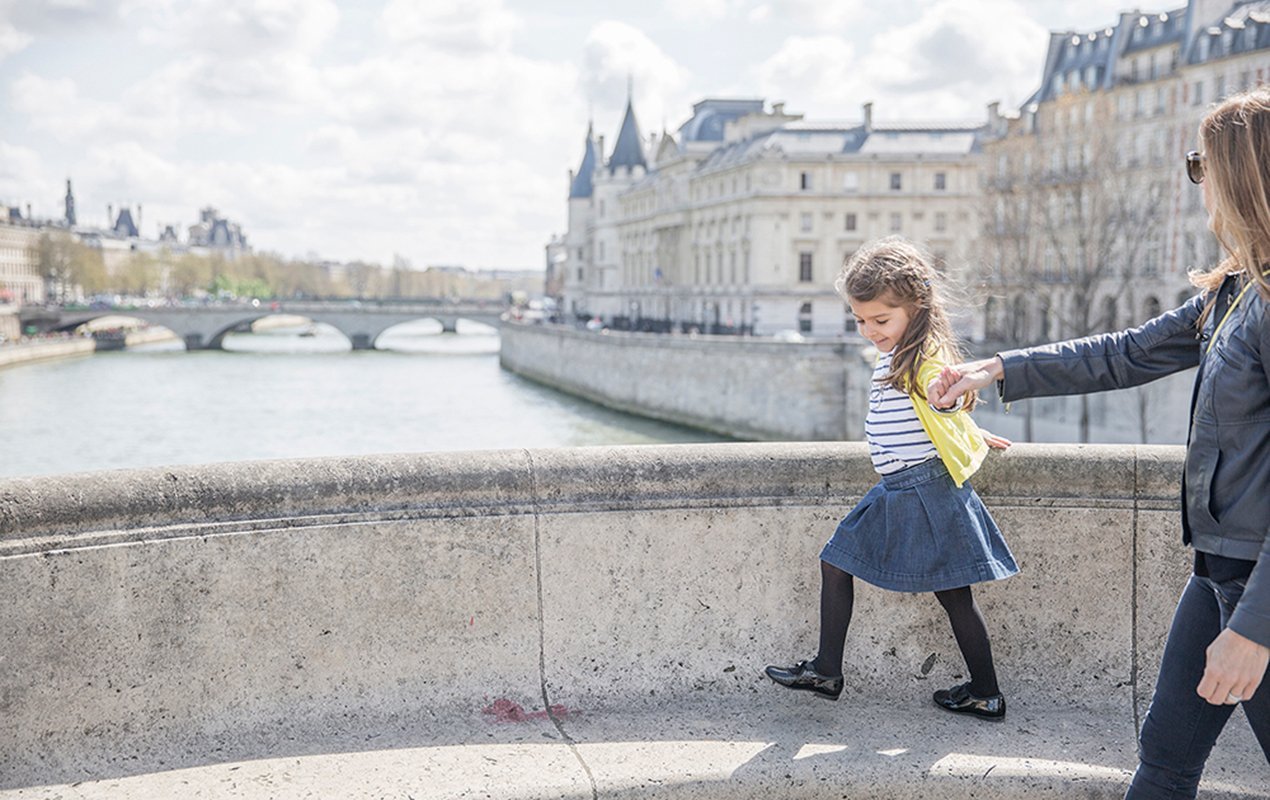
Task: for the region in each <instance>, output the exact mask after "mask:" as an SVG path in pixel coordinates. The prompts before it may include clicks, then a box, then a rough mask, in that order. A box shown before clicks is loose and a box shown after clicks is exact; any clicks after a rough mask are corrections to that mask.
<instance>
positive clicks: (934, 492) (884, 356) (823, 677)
mask: <svg viewBox="0 0 1270 800" xmlns="http://www.w3.org/2000/svg"><path fill="white" fill-rule="evenodd" d="M937 282H938V276H937V274H936V272H935V270H934V269H932V267H931V266H930V264H929V262H928V261H927V259H926V258H925V257H924V256H923V254H922V253H921V252H920V251H919V250H918V249H917V248H916V247H914V246H913V245H912V244H910V243H909V242H907V241H905V240H904V239H902V238H899V237H888V238H885V239H880V240H878V241H875V242H872V243H870V244H868V245H866V246H865V247H864V248H863V249H861V250H860V251H859V252H857V253H856V254H855V255H854V256H852V257H851V259H850V260H849V261H848V262H847V264H846V266H845V267H843V270H842V273H841V274H840V275H839V276H838V279H837V280H836V281H835V282H834V288H835V289H836V290H837V292H838V294H840V295H842V297H843V298H844V299H845V300H846V301H847V302H848V303H849V304H850V305H851V312H852V314H854V315H855V320H856V325H857V326H858V327H859V330H860V333H861V334H862V335H863V336H864V337H865V338H867V339H868V340H869V341H871V342H872V343H873V344H874V345H875V346H876V347H877V349H878V353H879V357H878V361H877V364H876V366H875V367H874V370H873V385H872V388H871V390H870V392H869V413H868V416H867V417H866V418H865V424H864V430H865V438H866V439H867V440H868V442H869V455H870V456H871V457H872V459H873V467H874V469H876V470H877V472H878V473H879V474H880V475H881V476H882V480H881V482H880V483H879V484H878V485H876V486H874V487H873V488H872V489H870V490H869V492H868V493H867V494H866V495H865V496H864V498H863V499H862V500H861V501H860V503H859V504H858V505H857V506H856V507H855V508H854V509H852V511H851V513H850V514H848V515H847V517H846V519H844V520H842V522H841V523H839V525H838V529H837V531H836V532H834V535H833V538H831V539H830V540H829V543H828V544H826V545H825V547H824V550H822V551H821V553H820V573H821V580H822V582H821V591H820V651H819V653H817V655H816V657H815V658H812V659H809V660H807V661H800V662H799V663H798V664H796V665H794V666H792V667H778V666H769V667H768V668H767V670H766V671H767V675H768V677H770V678H771V679H772V680H773V681H775V682H776V683H778V684H780V685H782V686H787V687H789V688H791V689H804V690H808V691H811V692H814V693H816V694H818V695H821V696H823V697H827V698H829V699H832V700H836V699H838V695H840V694H841V693H842V684H843V678H842V651H843V646H844V644H845V641H846V636H847V626H848V625H849V624H850V622H851V611H852V605H853V599H854V578H855V577H859V578H861V579H863V580H865V581H868V582H869V583H871V584H873V585H875V586H880V587H881V588H883V589H890V590H892V591H897V592H934V593H935V597H936V598H938V599H939V602H940V604H941V605H942V606H943V607H944V610H945V611H946V612H948V619H949V621H950V622H952V629H953V634H954V635H955V637H956V639H957V646H958V647H959V648H961V654H962V656H963V657H964V658H965V660H966V666H967V667H968V668H969V670H970V681H969V682H967V683H962V684H959V685H957V686H954V687H952V688H951V689H947V690H941V691H938V692H935V703H936V705H938V706H939V707H940V708H943V709H946V710H948V711H953V712H957V713H962V714H971V715H974V716H977V717H983V718H986V719H997V720H999V719H1001V718H1002V717H1004V716H1005V698H1004V697H1003V696H1002V695H1001V691H1000V689H999V688H998V686H997V676H996V671H995V669H994V668H993V665H992V648H991V645H990V643H989V641H988V630H987V628H986V626H985V625H984V621H983V616H982V615H981V614H980V612H979V607H978V606H977V605H976V604H975V600H974V596H973V595H972V594H971V590H970V585H971V584H973V583H978V582H979V581H992V580H999V579H1001V578H1007V577H1009V576H1011V575H1013V574H1014V573H1016V572H1018V567H1017V566H1016V565H1015V563H1014V557H1013V556H1012V555H1011V554H1010V548H1009V547H1007V546H1006V543H1005V540H1004V539H1002V538H1001V531H1000V530H998V529H997V526H996V523H994V522H993V521H992V517H991V516H989V515H988V510H987V509H986V508H985V507H984V505H983V501H981V500H980V499H979V495H978V494H976V493H975V490H974V489H972V488H971V487H970V485H969V484H968V483H967V482H966V480H967V479H968V478H969V477H970V476H971V475H973V474H974V473H975V471H976V470H977V469H978V468H979V465H980V463H982V461H983V458H984V456H985V455H986V454H987V451H988V447H989V446H991V447H996V448H1001V449H1004V448H1006V447H1008V446H1009V444H1010V443H1009V442H1008V441H1006V440H1005V439H1001V438H998V437H995V436H991V435H987V436H985V434H984V433H983V432H981V431H980V430H979V428H978V427H976V426H975V424H974V422H972V421H971V419H970V415H969V413H968V412H969V411H970V410H971V409H972V408H973V407H974V403H975V398H974V396H973V395H968V396H967V398H966V399H965V401H964V402H963V403H962V404H961V405H960V406H959V407H956V408H954V409H952V410H951V411H947V412H941V411H937V410H936V409H935V408H934V407H933V406H931V405H930V403H928V402H927V399H926V395H925V390H924V387H926V386H928V385H930V383H931V381H932V380H934V379H935V378H936V377H937V376H938V375H939V373H940V370H941V369H942V368H943V366H944V365H946V364H949V363H956V362H958V361H960V360H961V355H960V351H959V348H958V346H957V341H956V338H955V337H954V336H953V333H952V328H951V326H950V324H949V321H948V314H947V312H946V311H945V308H944V301H943V299H942V298H941V297H940V296H939V295H938V294H937V292H936V284H937Z"/></svg>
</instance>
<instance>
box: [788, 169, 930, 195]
mask: <svg viewBox="0 0 1270 800" xmlns="http://www.w3.org/2000/svg"><path fill="white" fill-rule="evenodd" d="M887 185H888V186H889V187H890V190H891V191H892V192H902V191H904V173H902V172H892V173H890V174H889V175H888V183H887ZM814 188H815V180H814V176H813V174H812V173H810V172H800V173H798V189H799V191H803V192H809V191H811V190H812V189H814ZM931 189H932V190H934V191H936V192H945V191H947V190H948V173H946V172H936V173H935V174H934V175H933V176H932V178H931ZM842 190H843V191H844V192H858V191H860V174H859V173H858V172H848V173H846V174H845V175H843V177H842Z"/></svg>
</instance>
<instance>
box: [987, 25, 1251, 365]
mask: <svg viewBox="0 0 1270 800" xmlns="http://www.w3.org/2000/svg"><path fill="white" fill-rule="evenodd" d="M1267 80H1270V0H1256V1H1255V2H1230V0H1192V2H1190V3H1187V4H1186V5H1184V6H1180V7H1177V8H1173V9H1170V10H1167V11H1162V12H1153V13H1143V12H1139V11H1131V12H1126V13H1123V14H1121V15H1120V16H1119V18H1118V19H1117V20H1115V21H1114V23H1113V24H1111V25H1110V26H1108V27H1105V28H1099V29H1097V30H1093V31H1062V32H1054V33H1052V34H1051V35H1050V42H1049V48H1048V51H1047V53H1046V56H1045V62H1044V67H1043V70H1042V74H1041V81H1040V86H1039V87H1038V89H1037V91H1036V92H1035V94H1034V95H1033V96H1032V97H1031V98H1029V100H1028V101H1027V102H1026V103H1024V105H1023V107H1022V108H1020V109H1019V110H1018V112H1017V113H998V109H997V108H996V107H990V120H989V129H990V130H989V135H988V136H987V138H986V139H985V142H984V152H985V163H984V194H985V203H984V210H985V214H984V215H983V221H984V223H985V227H984V231H983V236H982V237H981V242H982V245H983V256H982V260H983V263H985V264H986V265H987V267H988V269H987V270H986V277H987V279H988V281H989V282H990V284H991V285H992V287H993V292H994V297H993V299H992V300H991V301H989V304H988V307H987V308H986V310H985V320H984V327H985V329H986V330H987V332H988V333H989V335H990V336H991V337H992V338H1001V339H1008V340H1013V341H1039V340H1046V339H1052V338H1056V337H1063V336H1080V335H1085V334H1087V333H1091V332H1095V331H1098V330H1110V329H1115V328H1121V327H1125V326H1127V325H1130V324H1134V323H1136V322H1137V321H1141V320H1143V319H1146V318H1148V317H1150V316H1153V315H1154V314H1156V313H1158V312H1159V310H1160V309H1162V308H1169V307H1172V306H1173V305H1174V304H1176V303H1178V302H1179V301H1180V300H1181V299H1183V298H1185V297H1188V296H1189V295H1190V294H1191V293H1192V292H1193V289H1192V288H1191V286H1190V283H1189V281H1188V279H1187V271H1188V270H1191V269H1196V268H1201V269H1203V268H1207V267H1209V266H1211V265H1213V264H1215V263H1216V262H1217V261H1218V260H1219V258H1220V253H1219V251H1218V245H1217V242H1216V240H1215V239H1214V237H1213V236H1212V235H1211V234H1210V233H1209V231H1208V227H1207V214H1206V212H1205V211H1204V208H1203V199H1202V193H1201V191H1200V189H1199V187H1196V186H1192V185H1191V184H1190V183H1189V182H1188V181H1187V179H1186V177H1185V173H1184V170H1183V168H1182V158H1183V155H1184V154H1185V153H1186V152H1187V151H1188V150H1192V149H1196V148H1197V147H1198V144H1197V131H1198V126H1199V121H1200V118H1201V117H1202V116H1203V115H1204V113H1205V112H1206V111H1207V109H1208V108H1209V107H1211V105H1212V103H1214V102H1216V101H1218V100H1221V99H1223V98H1225V97H1227V96H1228V95H1230V94H1231V93H1233V92H1236V91H1239V90H1243V89H1248V88H1252V87H1254V86H1257V85H1261V84H1264V83H1265V82H1266V81H1267Z"/></svg>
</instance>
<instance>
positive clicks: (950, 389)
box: [927, 357, 1005, 408]
mask: <svg viewBox="0 0 1270 800" xmlns="http://www.w3.org/2000/svg"><path fill="white" fill-rule="evenodd" d="M1003 374H1005V366H1004V365H1003V364H1002V363H1001V359H999V358H996V357H993V358H986V359H984V360H982V361H967V362H966V363H964V364H956V365H954V366H951V367H944V369H943V370H941V371H940V373H939V377H938V378H936V379H935V380H933V381H931V384H930V388H931V389H940V390H942V391H930V392H929V393H928V394H927V397H928V398H930V402H931V403H933V404H934V405H935V406H937V407H939V408H948V407H949V406H951V405H952V404H953V403H955V402H957V398H959V397H961V396H962V395H963V394H966V393H967V392H973V391H976V390H978V389H982V388H984V387H985V386H990V385H991V384H992V382H993V381H996V380H1000V379H1001V376H1002V375H1003Z"/></svg>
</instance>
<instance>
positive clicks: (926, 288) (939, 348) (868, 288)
mask: <svg viewBox="0 0 1270 800" xmlns="http://www.w3.org/2000/svg"><path fill="white" fill-rule="evenodd" d="M943 282H944V281H943V276H942V275H940V273H939V272H938V271H937V270H936V269H935V268H934V267H932V266H931V262H930V258H928V257H927V256H926V254H925V253H923V252H922V251H921V250H920V249H918V248H917V246H916V245H914V244H913V243H912V242H910V241H908V240H907V239H905V238H903V237H901V236H887V237H886V238H884V239H877V240H875V241H872V242H870V243H868V244H866V245H865V246H864V247H862V248H860V249H859V250H857V251H856V252H855V254H854V255H852V256H851V257H850V258H849V259H847V262H846V264H844V265H843V267H842V272H840V273H839V274H838V278H837V280H835V281H834V283H833V288H834V290H835V291H837V292H838V294H839V295H840V296H841V297H842V299H843V300H847V301H850V300H861V301H864V302H868V301H870V300H881V301H882V302H883V303H886V304H887V305H889V306H895V307H899V306H904V307H905V308H906V309H907V310H908V312H909V323H908V328H906V329H905V331H904V335H903V336H902V337H900V341H899V342H898V343H897V344H896V345H895V349H894V350H893V351H892V355H891V371H890V372H889V373H887V375H886V378H885V379H883V382H884V383H885V384H886V385H887V386H890V387H892V388H894V389H895V390H897V391H900V392H904V393H908V392H916V393H917V396H918V397H921V398H922V399H925V398H926V387H925V386H919V385H918V381H917V372H918V370H919V369H920V368H921V366H922V362H923V361H925V360H926V359H927V358H929V357H931V356H938V357H940V358H942V359H944V360H946V361H947V362H948V363H950V364H956V363H958V362H960V361H964V360H965V355H964V353H963V352H962V350H961V346H960V344H959V343H958V341H957V336H956V335H955V334H954V333H953V330H952V323H951V322H950V321H949V319H948V312H947V310H946V309H945V308H944V299H943V297H942V292H941V285H942V284H943ZM977 401H978V395H977V394H975V393H971V394H970V396H969V399H968V400H967V401H966V404H965V406H964V408H965V410H967V411H969V410H971V409H973V408H974V406H975V403H976V402H977Z"/></svg>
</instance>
